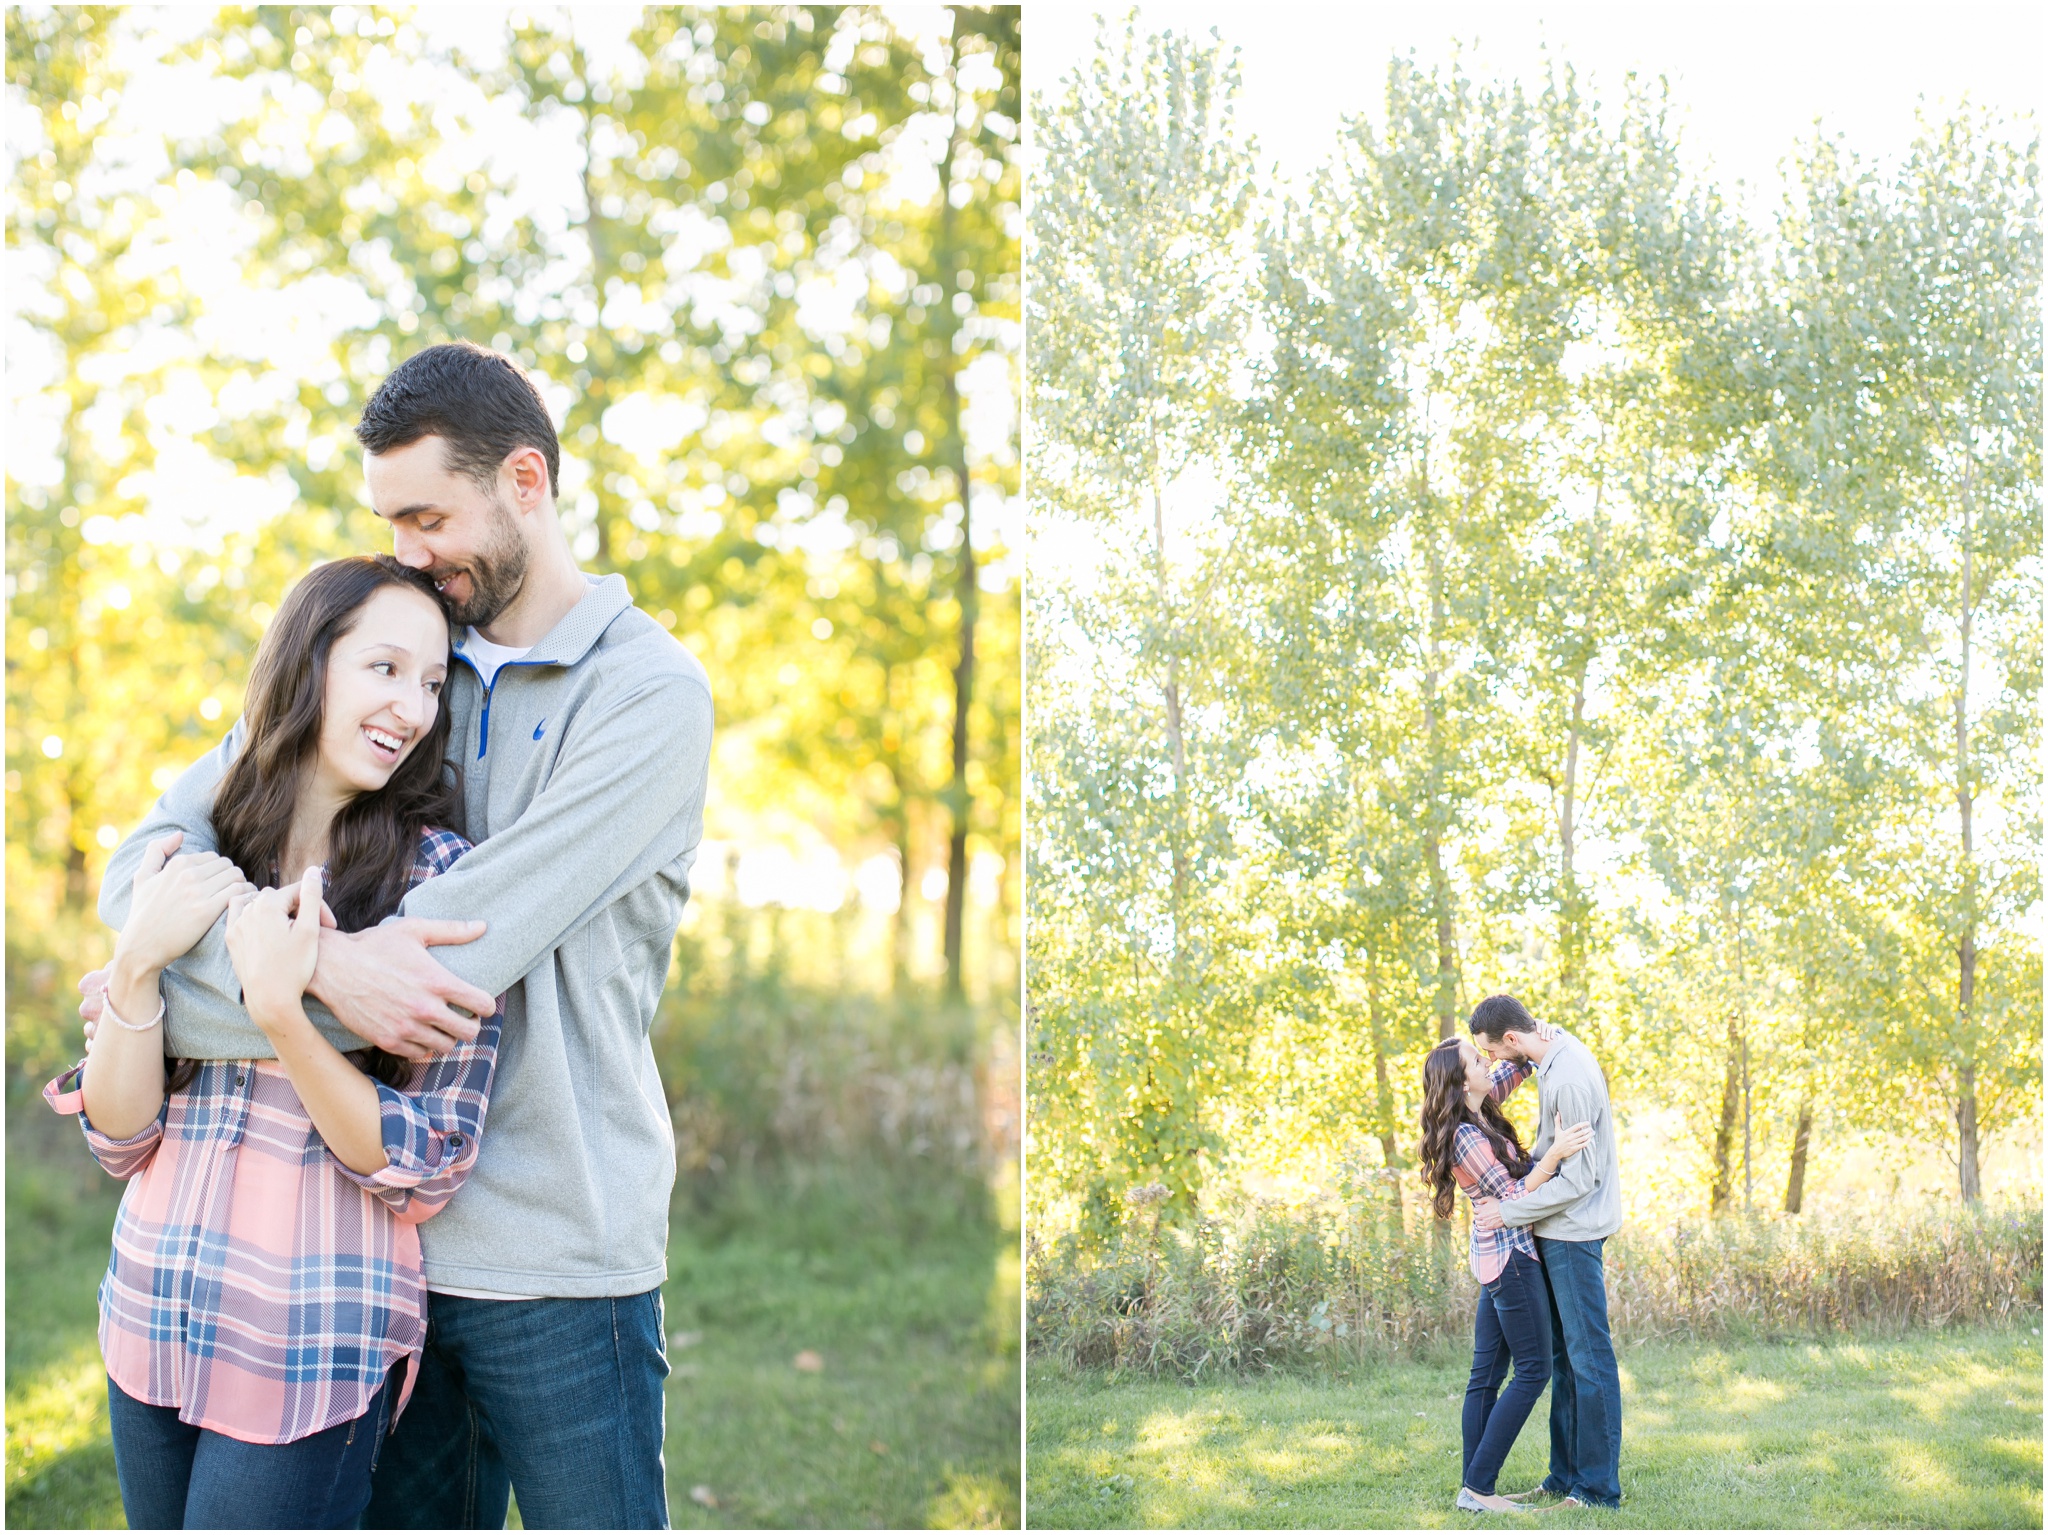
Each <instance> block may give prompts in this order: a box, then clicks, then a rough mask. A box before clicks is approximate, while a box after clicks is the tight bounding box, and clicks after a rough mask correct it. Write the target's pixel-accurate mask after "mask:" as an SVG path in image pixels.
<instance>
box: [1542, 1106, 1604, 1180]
mask: <svg viewBox="0 0 2048 1535" xmlns="http://www.w3.org/2000/svg"><path fill="white" fill-rule="evenodd" d="M1551 1123H1552V1124H1553V1125H1555V1126H1556V1127H1557V1138H1556V1139H1555V1140H1553V1141H1552V1142H1551V1143H1550V1149H1549V1150H1548V1151H1546V1152H1544V1153H1543V1160H1544V1162H1545V1163H1546V1164H1548V1165H1549V1168H1550V1170H1551V1171H1552V1172H1556V1171H1557V1169H1558V1166H1559V1164H1560V1163H1562V1162H1563V1161H1564V1160H1565V1159H1566V1158H1567V1157H1575V1156H1577V1155H1578V1154H1579V1153H1580V1152H1582V1151H1584V1150H1585V1149H1586V1148H1587V1147H1588V1146H1590V1145H1592V1144H1593V1123H1592V1121H1591V1120H1586V1119H1582V1120H1580V1121H1579V1122H1578V1123H1577V1124H1575V1125H1573V1126H1571V1128H1569V1129H1567V1128H1565V1124H1564V1116H1563V1115H1562V1114H1558V1115H1554V1116H1553V1117H1552V1119H1551Z"/></svg>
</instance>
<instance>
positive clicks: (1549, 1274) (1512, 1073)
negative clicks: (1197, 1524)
mask: <svg viewBox="0 0 2048 1535" xmlns="http://www.w3.org/2000/svg"><path fill="white" fill-rule="evenodd" d="M1468 1026H1469V1028H1470V1030H1471V1034H1472V1037H1471V1039H1470V1040H1469V1041H1467V1040H1462V1039H1447V1040H1445V1041H1444V1042H1443V1043H1442V1044H1440V1045H1438V1046H1437V1047H1436V1048H1435V1049H1434V1050H1432V1051H1431V1052H1430V1053H1429V1056H1428V1058H1427V1059H1426V1060H1425V1061H1424V1063H1423V1069H1422V1073H1423V1102H1422V1151H1421V1160H1422V1168H1423V1176H1424V1178H1425V1179H1426V1180H1427V1181H1428V1182H1429V1184H1430V1186H1431V1188H1432V1190H1433V1191H1434V1196H1435V1210H1436V1214H1437V1216H1438V1217H1439V1218H1440V1219H1448V1218H1449V1216H1450V1214H1451V1212H1452V1210H1453V1209H1454V1208H1455V1203H1456V1197H1457V1196H1456V1193H1455V1192H1454V1190H1463V1192H1464V1194H1465V1196H1466V1197H1467V1198H1468V1199H1469V1200H1471V1202H1472V1252H1471V1263H1472V1274H1473V1277H1474V1278H1476V1279H1477V1280H1478V1281H1479V1284H1480V1293H1479V1309H1478V1314H1477V1316H1476V1317H1475V1319H1474V1323H1473V1348H1472V1375H1471V1379H1470V1380H1469V1381H1468V1382H1467V1384H1466V1387H1465V1409H1464V1418H1463V1425H1462V1426H1463V1434H1464V1475H1463V1485H1462V1487H1461V1488H1460V1490H1459V1493H1458V1499H1457V1506H1458V1507H1459V1508H1461V1509H1464V1510H1466V1511H1468V1512H1471V1513H1498V1514H1520V1513H1529V1512H1533V1511H1535V1510H1536V1509H1537V1508H1540V1507H1545V1506H1550V1507H1567V1508H1583V1507H1596V1508H1613V1507H1615V1506H1617V1505H1618V1504H1619V1503H1620V1502H1621V1479H1620V1465H1621V1379H1620V1372H1619V1370H1618V1369H1617V1367H1616V1365H1615V1359H1614V1344H1613V1340H1612V1339H1611V1338H1610V1337H1609V1334H1608V1328H1607V1285H1606V1276H1605V1267H1604V1263H1603V1261H1602V1259H1603V1248H1604V1246H1605V1244H1606V1240H1607V1238H1608V1237H1610V1236H1612V1235H1614V1233H1615V1232H1616V1231H1618V1230H1619V1229H1620V1228H1621V1168H1620V1161H1619V1156H1618V1152H1617V1147H1616V1142H1615V1127H1614V1117H1613V1114H1612V1111H1611V1109H1610V1107H1609V1104H1608V1101H1607V1078H1606V1076H1605V1074H1604V1073H1602V1071H1601V1070H1600V1063H1599V1062H1598V1061H1597V1060H1595V1059H1594V1058H1593V1054H1592V1052H1591V1051H1589V1050H1588V1049H1587V1048H1586V1047H1585V1045H1583V1044H1582V1043H1580V1042H1579V1041H1578V1040H1577V1039H1574V1038H1573V1037H1572V1036H1571V1035H1570V1034H1568V1033H1566V1032H1565V1031H1564V1030H1563V1029H1560V1028H1556V1027H1554V1026H1552V1025H1549V1024H1541V1023H1538V1022H1537V1021H1536V1020H1535V1019H1534V1018H1533V1017H1532V1016H1530V1013H1529V1010H1528V1009H1527V1008H1526V1007H1524V1006H1523V1005H1522V1004H1521V1003H1520V1002H1518V1001H1516V1000H1515V999H1514V998H1513V997H1510V996H1493V997H1488V998H1487V999H1486V1000H1485V1001H1483V1002H1481V1003H1480V1004H1479V1005H1478V1006H1477V1007H1475V1008H1473V1009H1472V1016H1471V1018H1470V1020H1469V1022H1468ZM1531 1075H1533V1076H1534V1077H1535V1078H1536V1091H1537V1125H1538V1130H1537V1136H1536V1144H1535V1146H1534V1147H1533V1148H1532V1149H1530V1150H1527V1151H1525V1150H1524V1149H1523V1147H1522V1143H1521V1138H1520V1136H1519V1135H1517V1133H1516V1131H1515V1127H1514V1126H1513V1124H1511V1123H1510V1122H1509V1120H1508V1118H1507V1116H1506V1115H1505V1114H1503V1113H1501V1111H1500V1108H1499V1105H1500V1104H1501V1103H1502V1102H1504V1101H1505V1100H1506V1099H1507V1098H1508V1096H1509V1095H1510V1094H1511V1093H1513V1092H1514V1091H1515V1089H1516V1088H1517V1087H1519V1086H1521V1084H1522V1083H1523V1082H1524V1081H1526V1080H1527V1079H1528V1078H1529V1077H1530V1076H1531ZM1510 1363H1512V1364H1513V1366H1514V1378H1513V1379H1512V1380H1511V1381H1510V1380H1508V1379H1507V1376H1508V1366H1509V1364H1510ZM1503 1382H1505V1383H1506V1389H1504V1390H1503V1389H1502V1387H1503ZM1546 1383H1548V1385H1549V1386H1550V1472H1549V1474H1548V1475H1547V1476H1546V1477H1545V1478H1544V1479H1543V1482H1542V1484H1541V1485H1540V1486H1538V1487H1535V1488H1532V1489H1530V1490H1528V1491H1526V1492H1522V1493H1514V1494H1508V1495H1505V1496H1503V1495H1501V1494H1499V1493H1498V1492H1497V1490H1496V1487H1495V1483H1496V1480H1497V1479H1498V1477H1499V1475H1500V1469H1501V1465H1502V1463H1503V1462H1504V1461H1505V1460H1506V1459H1507V1455H1508V1451H1509V1450H1510V1449H1512V1448H1513V1447H1514V1443H1515V1438H1516V1436H1517V1435H1519V1434H1520V1433H1521V1431H1522V1425H1523V1423H1524V1422H1526V1421H1527V1419H1528V1416H1529V1413H1530V1410H1531V1409H1532V1408H1534V1406H1535V1405H1536V1398H1537V1397H1538V1396H1540V1395H1542V1393H1543V1387H1544V1385H1545V1384H1546ZM1552 1498H1555V1499H1557V1500H1558V1501H1557V1502H1555V1503H1550V1502H1548V1501H1547V1500H1548V1499H1552Z"/></svg>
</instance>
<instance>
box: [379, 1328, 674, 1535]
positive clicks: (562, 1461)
mask: <svg viewBox="0 0 2048 1535" xmlns="http://www.w3.org/2000/svg"><path fill="white" fill-rule="evenodd" d="M667 1375H668V1353H667V1350H666V1348H665V1346H664V1338H663V1334H662V1320H661V1292H660V1291H659V1290H649V1291H647V1292H646V1293H645V1294H643V1295H626V1296H620V1297H618V1298H616V1299H606V1298H603V1297H599V1298H597V1299H572V1300H531V1301H519V1300H474V1299H471V1298H470V1297H468V1296H462V1295H431V1296H429V1297H428V1300H427V1343H426V1351H425V1353H424V1355H423V1356H422V1358H421V1360H420V1380H419V1384H418V1385H417V1386H415V1387H414V1388H413V1393H412V1401H411V1402H410V1403H408V1404H407V1406H406V1409H405V1415H404V1416H403V1417H402V1418H400V1419H399V1420H398V1424H397V1426H396V1427H395V1428H394V1429H393V1430H392V1431H391V1442H390V1444H389V1445H388V1446H386V1448H385V1451H384V1454H383V1456H382V1457H381V1458H380V1459H379V1461H378V1465H377V1476H376V1482H375V1486H374V1489H373V1491H372V1494H371V1498H370V1508H369V1512H368V1513H366V1514H365V1515H364V1516H363V1527H364V1528H365V1529H373V1530H433V1529H464V1530H497V1529H503V1528H504V1525H505V1514H506V1510H507V1507H508V1505H509V1502H510V1495H511V1493H512V1491H513V1490H514V1489H516V1490H517V1491H518V1493H519V1516H520V1518H521V1520H523V1521H524V1522H525V1525H526V1527H527V1528H528V1529H530V1530H534V1529H546V1530H576V1529H599V1530H605V1529H610V1530H659V1529H666V1528H667V1527H668V1478H667V1472H666V1470H665V1469H664V1467H663V1465H662V1461H661V1444H662V1381H663V1380H664V1379H665V1378H666V1377H667Z"/></svg>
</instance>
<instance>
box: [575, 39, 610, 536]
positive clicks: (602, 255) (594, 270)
mask: <svg viewBox="0 0 2048 1535" xmlns="http://www.w3.org/2000/svg"><path fill="white" fill-rule="evenodd" d="M576 62H577V66H578V67H577V73H578V76H579V77H581V78H588V77H587V76H586V75H584V74H583V70H582V67H581V66H582V50H581V49H580V48H578V49H577V52H576ZM576 121H577V123H578V125H579V126H578V134H579V138H580V142H581V144H582V148H583V170H582V181H583V233H584V237H585V238H586V239H588V240H589V241H590V291H591V295H592V298H593V299H594V301H595V302H596V305H597V310H598V313H599V314H603V313H604V285H605V278H606V277H607V276H608V275H609V273H610V268H611V246H610V241H609V239H608V238H607V236H606V233H605V227H604V215H603V213H602V212H601V211H600V210H599V207H598V196H597V187H596V184H595V183H594V182H593V181H592V180H591V174H590V172H591V150H590V107H589V104H588V102H587V101H586V102H585V103H584V104H583V105H582V106H580V107H578V108H577V109H576ZM600 329H601V327H600ZM599 339H600V338H599V336H598V335H596V334H592V335H590V336H589V337H588V338H587V339H586V341H585V346H586V348H589V349H590V350H591V351H592V352H593V353H594V351H595V346H594V343H596V342H598V341H599ZM608 371H609V370H608V369H606V368H605V367H604V366H603V365H602V363H601V361H600V359H598V358H597V357H596V356H595V355H592V356H591V358H590V382H589V383H588V384H586V385H584V387H583V396H584V399H585V400H586V401H587V402H588V403H589V404H590V405H591V406H592V407H593V413H594V414H601V413H602V411H603V408H604V402H603V399H602V396H603V394H604V387H605V375H606V373H607V372H608ZM606 500H607V498H606V497H604V496H599V497H598V498H597V509H596V510H595V511H593V512H592V513H591V514H590V517H591V523H592V526H593V527H594V528H595V530H596V532H597V553H596V555H595V556H594V557H593V560H592V563H593V564H595V565H596V566H597V567H598V568H599V569H600V570H605V571H610V570H614V569H616V568H617V567H616V566H615V565H614V564H613V562H612V529H611V523H610V522H609V521H608V520H607V519H606V517H605V503H606Z"/></svg>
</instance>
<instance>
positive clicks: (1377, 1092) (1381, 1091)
mask: <svg viewBox="0 0 2048 1535" xmlns="http://www.w3.org/2000/svg"><path fill="white" fill-rule="evenodd" d="M1365 1009H1366V1016H1367V1018H1368V1019H1369V1020H1370V1021H1371V1025H1372V1076H1373V1114H1374V1117H1375V1118H1376V1119H1377V1120H1378V1121H1379V1132H1380V1162H1381V1165H1382V1166H1384V1167H1387V1168H1390V1169H1391V1168H1397V1167H1399V1166H1400V1165H1401V1152H1400V1148H1399V1146H1397V1145H1396V1144H1395V1141H1394V1085H1393V1083H1392V1082H1391V1081H1390V1080H1388V1077H1387V1026H1386V1020H1385V1019H1384V1018H1383V1017H1381V1015H1380V962H1379V953H1378V951H1377V950H1367V951H1366V956H1365Z"/></svg>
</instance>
